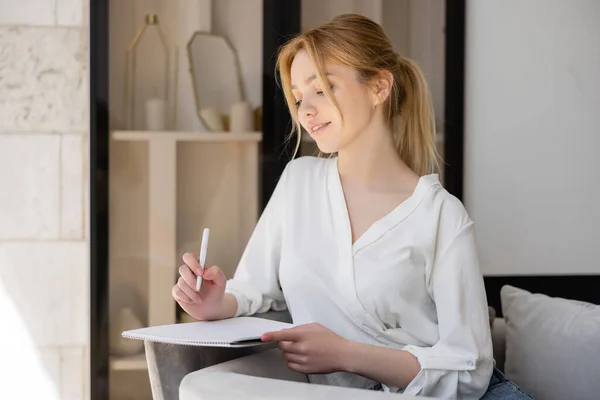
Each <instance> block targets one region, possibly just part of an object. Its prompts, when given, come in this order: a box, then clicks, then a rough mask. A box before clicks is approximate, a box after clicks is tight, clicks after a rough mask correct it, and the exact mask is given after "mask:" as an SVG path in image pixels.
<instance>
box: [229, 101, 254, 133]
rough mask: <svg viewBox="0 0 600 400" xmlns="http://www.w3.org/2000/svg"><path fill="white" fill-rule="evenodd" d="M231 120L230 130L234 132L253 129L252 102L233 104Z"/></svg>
mask: <svg viewBox="0 0 600 400" xmlns="http://www.w3.org/2000/svg"><path fill="white" fill-rule="evenodd" d="M229 121H230V123H229V130H230V131H232V132H248V131H251V130H252V128H253V127H254V116H253V114H252V108H250V104H249V103H248V102H246V101H241V102H238V103H234V104H232V105H231V111H230V112H229Z"/></svg>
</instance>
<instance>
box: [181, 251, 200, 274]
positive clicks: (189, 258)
mask: <svg viewBox="0 0 600 400" xmlns="http://www.w3.org/2000/svg"><path fill="white" fill-rule="evenodd" d="M183 262H184V263H185V264H186V265H187V266H188V267H190V270H192V272H194V273H195V274H196V275H199V276H202V274H203V272H202V268H201V267H200V264H199V263H198V257H196V255H195V254H194V253H185V254H184V255H183Z"/></svg>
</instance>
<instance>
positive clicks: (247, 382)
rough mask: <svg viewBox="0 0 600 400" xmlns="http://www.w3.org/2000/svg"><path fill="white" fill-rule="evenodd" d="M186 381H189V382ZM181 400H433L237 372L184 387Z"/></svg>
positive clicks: (206, 377) (207, 377) (206, 376)
mask: <svg viewBox="0 0 600 400" xmlns="http://www.w3.org/2000/svg"><path fill="white" fill-rule="evenodd" d="M186 381H187V379H186ZM180 395H181V397H180V399H181V400H221V399H228V400H234V399H240V400H242V399H243V400H259V399H260V400H262V399H287V400H300V399H303V400H305V399H311V400H317V399H323V400H325V399H327V400H341V399H353V400H354V399H356V400H378V399H382V400H383V399H402V400H424V399H430V397H415V396H412V395H407V394H399V393H384V392H376V391H372V390H364V389H351V388H346V387H340V386H326V385H317V384H308V383H301V382H292V381H286V380H279V379H271V378H264V377H257V376H250V375H244V374H240V373H235V372H213V373H207V374H202V375H201V376H199V377H198V378H195V379H193V380H190V381H189V382H186V384H185V385H182V386H181V392H180Z"/></svg>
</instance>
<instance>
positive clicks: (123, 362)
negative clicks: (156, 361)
mask: <svg viewBox="0 0 600 400" xmlns="http://www.w3.org/2000/svg"><path fill="white" fill-rule="evenodd" d="M110 368H111V369H113V370H116V371H142V370H146V369H148V364H147V363H146V354H145V353H143V352H142V353H141V354H136V355H135V356H130V357H116V356H111V358H110Z"/></svg>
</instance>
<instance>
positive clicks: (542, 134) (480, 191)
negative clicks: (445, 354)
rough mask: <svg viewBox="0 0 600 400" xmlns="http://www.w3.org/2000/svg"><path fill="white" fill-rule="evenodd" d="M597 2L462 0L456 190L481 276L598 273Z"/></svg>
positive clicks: (599, 36) (599, 88)
mask: <svg viewBox="0 0 600 400" xmlns="http://www.w3.org/2000/svg"><path fill="white" fill-rule="evenodd" d="M599 20H600V2H598V1H596V0H577V1H568V2H567V1H563V0H535V1H533V0H531V1H527V2H523V1H518V0H511V1H508V0H494V1H468V2H467V18H466V21H467V26H466V32H467V45H466V55H467V58H466V93H465V95H466V103H465V110H466V111H465V142H466V144H465V192H464V200H465V203H466V206H467V209H468V211H469V212H470V214H471V216H472V217H473V219H474V220H475V223H476V226H477V240H478V244H479V248H480V253H481V261H482V270H483V273H484V274H486V275H520V274H535V275H538V274H539V275H542V274H598V273H600V243H599V241H600V233H599V227H600V209H599V208H598V199H599V198H600V189H599V187H598V184H599V183H600V112H599V111H600V44H599V43H600V42H599V40H600V25H599V24H598V21H599Z"/></svg>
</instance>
